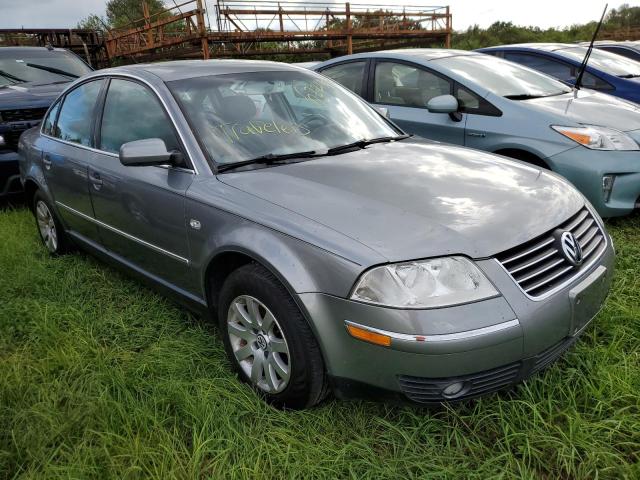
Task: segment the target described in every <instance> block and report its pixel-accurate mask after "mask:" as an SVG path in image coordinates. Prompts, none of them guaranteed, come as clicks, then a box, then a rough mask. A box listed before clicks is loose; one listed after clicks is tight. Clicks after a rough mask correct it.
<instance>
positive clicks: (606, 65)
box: [554, 47, 640, 77]
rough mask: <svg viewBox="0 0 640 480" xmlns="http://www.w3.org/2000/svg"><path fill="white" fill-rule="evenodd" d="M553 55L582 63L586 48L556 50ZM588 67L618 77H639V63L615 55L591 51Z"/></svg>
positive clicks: (596, 50)
mask: <svg viewBox="0 0 640 480" xmlns="http://www.w3.org/2000/svg"><path fill="white" fill-rule="evenodd" d="M554 53H557V54H559V55H564V56H565V57H567V58H571V59H573V60H577V61H578V62H582V60H583V59H584V56H585V54H586V53H587V47H571V48H563V49H562V50H556V51H555V52H554ZM588 65H589V66H591V67H595V68H597V69H598V70H601V71H603V72H604V73H608V74H609V75H615V76H618V77H626V76H640V63H638V62H636V61H635V60H631V59H629V58H626V57H623V56H622V55H618V54H616V53H611V52H606V51H603V50H598V49H595V48H594V49H593V51H592V52H591V56H590V57H589V63H588Z"/></svg>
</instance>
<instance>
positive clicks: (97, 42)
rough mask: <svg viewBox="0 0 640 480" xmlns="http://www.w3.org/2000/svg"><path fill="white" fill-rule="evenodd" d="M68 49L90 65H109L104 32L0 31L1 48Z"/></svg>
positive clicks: (61, 29)
mask: <svg viewBox="0 0 640 480" xmlns="http://www.w3.org/2000/svg"><path fill="white" fill-rule="evenodd" d="M47 45H51V46H54V47H60V48H66V49H69V50H71V51H73V52H74V53H76V54H78V55H80V56H81V57H82V58H83V59H84V60H85V61H86V62H87V63H88V64H89V65H91V66H93V67H102V66H105V65H106V64H108V58H107V55H106V51H105V49H104V36H103V34H102V32H99V31H95V30H86V29H64V28H47V29H36V28H16V29H4V30H0V46H4V47H6V46H35V47H46V46H47Z"/></svg>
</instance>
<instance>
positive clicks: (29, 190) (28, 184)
mask: <svg viewBox="0 0 640 480" xmlns="http://www.w3.org/2000/svg"><path fill="white" fill-rule="evenodd" d="M38 190H40V185H38V183H37V182H36V181H35V180H33V179H32V178H27V179H26V181H25V182H24V195H25V198H26V201H27V206H28V207H29V208H30V209H31V210H33V198H34V197H35V195H36V192H37V191H38Z"/></svg>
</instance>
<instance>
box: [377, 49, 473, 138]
mask: <svg viewBox="0 0 640 480" xmlns="http://www.w3.org/2000/svg"><path fill="white" fill-rule="evenodd" d="M372 68H373V69H374V70H373V75H371V76H370V80H369V82H370V85H369V86H370V88H371V101H372V103H374V104H378V105H381V106H383V107H386V108H387V109H388V110H389V117H390V118H391V120H393V121H394V122H395V123H397V124H398V125H399V126H400V127H401V128H403V129H404V130H405V131H407V132H409V133H414V134H416V135H420V136H421V137H424V138H430V139H433V140H438V141H442V142H448V143H453V144H457V145H463V144H464V130H465V118H464V116H453V115H449V114H444V113H431V112H429V110H427V103H428V102H429V100H431V99H432V98H434V97H438V96H440V95H452V94H453V82H452V81H451V79H449V78H447V77H445V76H443V75H441V74H439V73H436V72H434V71H431V70H428V69H426V68H424V67H422V66H419V65H416V64H414V63H410V62H401V61H396V60H376V61H375V62H373V65H372Z"/></svg>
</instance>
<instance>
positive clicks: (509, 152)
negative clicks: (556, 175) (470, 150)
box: [493, 147, 552, 170]
mask: <svg viewBox="0 0 640 480" xmlns="http://www.w3.org/2000/svg"><path fill="white" fill-rule="evenodd" d="M493 153H495V154H497V155H503V156H505V157H509V158H513V159H515V160H521V161H523V162H527V163H531V164H532V165H535V166H536V167H541V168H544V169H545V170H552V168H551V166H550V165H549V164H548V163H547V161H546V160H544V158H543V157H542V156H541V155H540V154H539V153H534V152H532V151H530V150H526V149H524V148H522V147H507V148H500V149H498V150H494V151H493Z"/></svg>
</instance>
